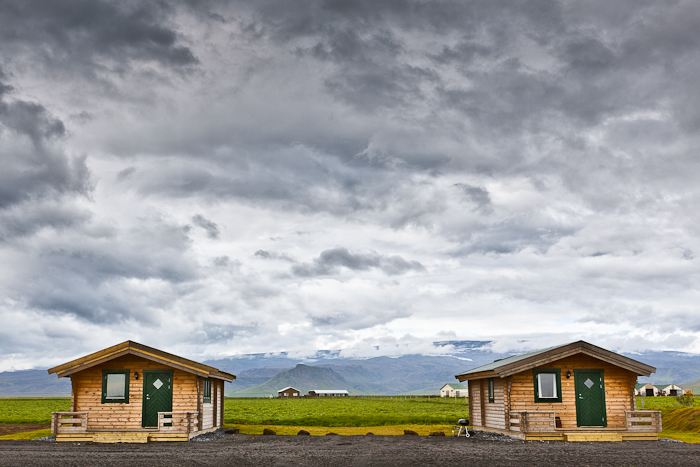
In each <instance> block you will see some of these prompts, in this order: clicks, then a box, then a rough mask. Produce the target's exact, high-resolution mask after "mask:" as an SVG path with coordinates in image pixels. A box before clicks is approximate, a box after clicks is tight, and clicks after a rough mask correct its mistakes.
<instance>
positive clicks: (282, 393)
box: [277, 386, 300, 398]
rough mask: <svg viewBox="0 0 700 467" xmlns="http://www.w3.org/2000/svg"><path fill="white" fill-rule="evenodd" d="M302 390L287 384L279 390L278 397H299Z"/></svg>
mask: <svg viewBox="0 0 700 467" xmlns="http://www.w3.org/2000/svg"><path fill="white" fill-rule="evenodd" d="M299 394H300V391H299V390H298V389H296V388H293V387H291V386H287V387H286V388H283V389H280V390H279V391H277V397H281V398H292V397H296V398H299Z"/></svg>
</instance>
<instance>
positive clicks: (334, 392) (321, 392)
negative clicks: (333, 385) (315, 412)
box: [306, 389, 350, 397]
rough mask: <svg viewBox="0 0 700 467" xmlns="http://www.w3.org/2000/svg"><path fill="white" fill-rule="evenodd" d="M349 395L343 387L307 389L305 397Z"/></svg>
mask: <svg viewBox="0 0 700 467" xmlns="http://www.w3.org/2000/svg"><path fill="white" fill-rule="evenodd" d="M349 395H350V394H349V393H348V392H347V391H346V390H345V389H314V390H312V391H309V393H308V394H307V395H306V397H348V396H349Z"/></svg>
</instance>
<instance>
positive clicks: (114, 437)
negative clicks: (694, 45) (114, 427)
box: [92, 432, 149, 443]
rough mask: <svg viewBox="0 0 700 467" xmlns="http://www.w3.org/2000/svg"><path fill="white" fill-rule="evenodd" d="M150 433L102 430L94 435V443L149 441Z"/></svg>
mask: <svg viewBox="0 0 700 467" xmlns="http://www.w3.org/2000/svg"><path fill="white" fill-rule="evenodd" d="M148 435H149V433H144V432H124V433H120V432H101V433H95V434H94V435H93V437H92V441H93V442H94V443H147V442H148Z"/></svg>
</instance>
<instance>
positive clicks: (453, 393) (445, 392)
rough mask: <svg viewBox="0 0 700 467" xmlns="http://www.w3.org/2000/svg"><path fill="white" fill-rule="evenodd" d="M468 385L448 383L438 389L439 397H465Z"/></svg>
mask: <svg viewBox="0 0 700 467" xmlns="http://www.w3.org/2000/svg"><path fill="white" fill-rule="evenodd" d="M468 395H469V385H468V384H465V383H449V384H446V385H444V386H443V387H441V388H440V397H467V396H468Z"/></svg>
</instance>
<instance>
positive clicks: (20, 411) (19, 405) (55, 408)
mask: <svg viewBox="0 0 700 467" xmlns="http://www.w3.org/2000/svg"><path fill="white" fill-rule="evenodd" d="M69 410H70V399H69V398H57V399H17V398H12V399H10V398H8V399H0V423H51V412H67V411H69Z"/></svg>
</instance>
